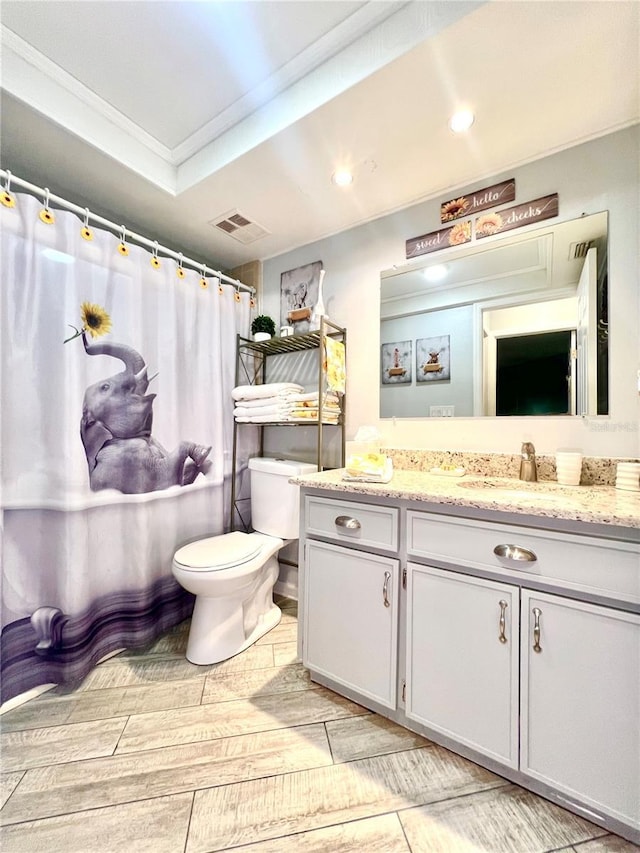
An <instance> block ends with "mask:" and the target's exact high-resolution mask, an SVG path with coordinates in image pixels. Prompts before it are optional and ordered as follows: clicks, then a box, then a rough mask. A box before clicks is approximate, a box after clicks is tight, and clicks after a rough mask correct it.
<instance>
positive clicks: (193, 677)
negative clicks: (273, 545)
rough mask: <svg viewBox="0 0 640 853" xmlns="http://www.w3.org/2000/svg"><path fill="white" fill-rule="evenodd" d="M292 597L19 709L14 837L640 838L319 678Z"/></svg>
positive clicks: (161, 845) (224, 840)
mask: <svg viewBox="0 0 640 853" xmlns="http://www.w3.org/2000/svg"><path fill="white" fill-rule="evenodd" d="M281 606H282V609H283V617H282V622H281V623H280V625H278V626H277V627H276V628H274V629H273V630H272V631H271V632H270V633H269V634H267V635H266V636H265V637H263V638H262V639H261V640H260V641H259V642H258V643H256V644H255V645H254V646H252V647H251V648H250V649H248V650H247V651H246V652H244V653H243V654H241V655H238V656H237V657H235V658H232V659H231V660H228V661H225V662H224V663H221V664H217V665H214V666H205V667H200V666H194V665H193V664H190V663H189V662H188V661H187V660H186V659H185V657H184V651H185V648H186V640H187V632H188V627H189V626H188V623H183V624H182V625H180V626H178V627H177V628H175V629H174V630H173V631H171V632H170V633H168V634H166V635H165V636H163V637H162V638H160V639H159V640H158V641H157V642H156V643H155V644H154V645H153V646H152V647H150V648H148V649H146V650H145V651H144V652H123V653H121V654H119V655H117V656H116V657H113V658H111V659H110V660H108V661H106V662H104V663H103V664H101V665H100V666H99V667H97V668H96V669H95V670H94V671H93V672H92V673H91V674H90V675H89V676H88V677H87V678H86V679H85V681H84V682H83V684H82V685H80V686H79V687H77V688H76V689H74V690H66V689H62V688H56V689H54V690H51V691H49V692H48V693H45V694H43V695H42V696H40V697H38V698H36V699H33V700H31V701H30V702H27V703H25V704H23V705H21V706H19V707H18V708H14V709H13V710H11V711H8V712H7V713H5V714H4V715H3V716H2V718H1V720H0V724H1V725H2V744H1V745H2V770H3V772H2V776H1V786H0V803H1V804H2V811H1V812H0V823H1V828H0V848H1V849H2V851H3V853H14V851H15V853H42V851H47V853H55V851H60V853H111V851H113V853H116V851H117V853H123V852H124V853H143V851H149V853H209V851H224V850H236V851H239V853H294V851H295V853H351V851H362V853H435V851H438V853H543V851H551V850H567V851H575V853H605V851H608V853H630V851H637V850H638V849H639V848H637V847H634V846H633V845H632V844H629V843H628V842H625V841H623V840H622V839H620V838H618V837H616V836H613V835H610V834H608V833H607V832H606V831H605V830H603V829H601V828H599V827H597V826H594V825H593V824H590V823H587V822H586V821H584V820H582V819H580V818H578V817H576V816H575V815H572V814H570V813H569V812H567V811H564V810H563V809H561V808H558V807H557V806H554V805H552V804H551V803H549V802H547V801H546V800H543V799H541V798H539V797H536V796H534V795H533V794H530V793H528V792H527V791H524V790H523V789H521V788H519V787H517V786H515V785H512V784H510V783H508V782H507V781H505V780H504V779H501V778H500V777H498V776H495V775H493V774H492V773H489V772H488V771H486V770H484V769H482V768H480V767H478V766H477V765H475V764H472V763H471V762H469V761H466V760H464V759H462V758H460V757H458V756H456V755H454V754H453V753H451V752H448V751H447V750H445V749H442V748H441V747H439V746H436V745H435V744H432V743H430V742H429V741H427V740H424V739H423V738H421V737H419V736H418V735H415V734H413V733H411V732H409V731H405V730H404V729H402V728H400V727H398V726H396V725H394V724H392V723H390V722H388V721H387V720H385V719H383V718H381V717H378V716H377V715H375V714H371V713H369V712H368V711H366V710H365V709H364V708H361V707H360V706H358V705H355V704H354V703H353V702H350V701H348V700H347V699H343V698H342V697H340V696H337V695H336V694H334V693H332V692H331V691H329V690H325V689H324V688H322V687H319V686H317V685H314V684H312V683H311V681H310V680H309V675H308V673H307V672H306V671H305V670H304V668H303V667H302V665H301V664H300V663H298V662H297V661H296V632H297V619H296V608H295V602H292V601H288V600H286V599H285V600H283V601H282V602H281Z"/></svg>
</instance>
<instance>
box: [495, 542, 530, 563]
mask: <svg viewBox="0 0 640 853" xmlns="http://www.w3.org/2000/svg"><path fill="white" fill-rule="evenodd" d="M493 553H494V554H495V555H496V557H504V558H505V559H506V560H515V561H516V562H519V563H521V562H524V563H535V561H536V560H537V559H538V558H537V557H536V555H535V554H534V553H533V551H529V550H528V548H521V547H520V545H496V547H495V548H494V549H493Z"/></svg>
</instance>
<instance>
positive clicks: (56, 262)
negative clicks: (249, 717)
mask: <svg viewBox="0 0 640 853" xmlns="http://www.w3.org/2000/svg"><path fill="white" fill-rule="evenodd" d="M14 198H15V200H16V201H15V206H13V207H2V208H0V211H1V215H2V222H1V224H2V255H1V264H2V296H1V302H0V309H1V315H0V321H1V329H2V342H1V363H0V382H1V385H0V392H1V399H2V416H1V417H2V420H1V432H0V438H1V457H0V465H1V468H0V475H1V477H0V482H1V492H0V503H1V506H2V527H1V528H0V537H1V543H0V544H1V553H2V611H1V619H2V638H1V646H2V648H1V663H2V701H6V700H7V699H9V698H11V697H13V696H15V695H17V694H19V693H22V692H23V691H25V690H28V689H30V688H32V687H35V686H37V685H41V684H50V683H55V684H59V683H71V684H73V683H77V682H79V681H80V680H81V679H82V678H83V677H84V676H85V675H86V674H87V672H88V671H89V670H90V669H91V668H92V667H93V666H94V665H95V664H96V663H97V662H98V661H99V660H100V659H101V658H103V657H104V656H105V655H107V654H108V653H110V652H112V651H113V650H115V649H119V648H123V647H135V646H142V645H144V644H146V643H148V642H150V641H151V640H152V639H154V638H155V637H156V636H157V635H158V634H160V633H161V632H163V631H165V630H167V629H168V628H169V627H171V626H172V625H175V624H177V623H178V622H180V621H182V620H183V619H184V618H186V617H187V616H188V615H189V614H190V612H191V609H192V606H193V599H192V597H191V596H190V595H189V594H188V593H186V592H185V591H183V590H182V589H181V588H180V587H179V585H178V584H177V583H176V582H175V581H174V579H173V577H172V574H171V561H172V556H173V554H174V552H175V551H176V549H177V548H178V547H180V546H181V545H183V544H185V543H186V542H189V541H192V540H193V539H196V538H200V537H203V536H207V535H217V534H220V533H223V532H224V525H225V519H226V518H227V516H228V506H229V493H230V489H229V486H230V483H229V477H230V469H231V465H230V458H231V446H232V430H233V420H232V408H231V405H230V403H229V401H230V399H231V397H230V392H231V389H232V387H233V383H234V373H235V344H236V333H237V332H240V333H241V334H243V335H246V333H247V330H248V327H249V322H250V312H251V306H250V295H249V293H248V292H240V291H239V290H237V289H236V288H234V287H233V286H230V285H225V284H220V282H219V280H218V279H216V278H211V277H209V278H203V275H202V274H201V273H199V272H196V271H194V270H192V269H187V268H184V269H183V268H182V265H181V264H180V263H179V262H176V261H174V260H171V259H169V258H165V257H161V256H160V257H158V253H157V251H154V252H153V253H150V252H148V251H146V250H145V249H143V248H141V247H139V246H135V245H128V244H126V243H123V241H122V239H121V238H119V237H118V236H115V235H114V234H112V233H110V232H108V231H106V230H101V229H98V228H91V227H90V226H89V224H88V221H85V223H84V227H83V224H82V222H81V221H79V219H78V218H77V217H76V216H75V215H74V214H72V213H70V212H67V211H62V210H49V209H48V207H44V208H43V203H42V201H41V200H39V199H37V198H34V197H33V196H31V195H28V194H22V193H19V194H15V196H14ZM245 440H246V441H247V443H248V445H250V444H251V442H252V440H253V439H252V437H251V436H246V438H245ZM250 452H251V448H250V447H249V446H247V447H244V448H242V447H241V448H240V454H239V455H240V459H241V460H242V459H243V458H246V456H248V455H249V454H250Z"/></svg>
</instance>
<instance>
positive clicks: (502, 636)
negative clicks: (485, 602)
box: [498, 599, 509, 643]
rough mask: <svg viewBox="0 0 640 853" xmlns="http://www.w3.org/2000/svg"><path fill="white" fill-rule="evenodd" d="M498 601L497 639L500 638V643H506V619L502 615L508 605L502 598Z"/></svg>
mask: <svg viewBox="0 0 640 853" xmlns="http://www.w3.org/2000/svg"><path fill="white" fill-rule="evenodd" d="M498 603H499V604H500V633H499V634H498V639H499V640H500V642H501V643H506V642H507V635H506V634H505V628H506V619H505V617H504V614H505V611H506V609H507V607H508V606H509V605H508V604H507V602H506V601H504V599H501V600H500V601H499V602H498Z"/></svg>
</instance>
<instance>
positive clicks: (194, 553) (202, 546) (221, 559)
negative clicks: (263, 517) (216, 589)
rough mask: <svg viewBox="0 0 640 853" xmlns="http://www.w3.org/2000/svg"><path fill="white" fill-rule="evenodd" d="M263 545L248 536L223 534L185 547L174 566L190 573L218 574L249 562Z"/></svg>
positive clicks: (176, 554) (235, 533) (243, 534)
mask: <svg viewBox="0 0 640 853" xmlns="http://www.w3.org/2000/svg"><path fill="white" fill-rule="evenodd" d="M261 547H262V543H261V542H260V541H259V540H256V538H255V537H254V536H252V535H251V534H249V533H240V532H239V531H235V532H234V533H225V534H223V535H221V536H210V537H209V538H208V539H200V540H198V541H197V542H191V543H190V544H189V545H184V546H183V547H182V548H179V549H178V551H176V553H175V556H174V558H173V560H174V563H176V564H177V565H179V566H180V567H181V568H183V569H186V570H187V571H190V572H217V571H221V570H222V569H230V568H233V567H235V566H241V565H242V564H243V563H248V562H249V561H250V560H252V559H253V558H254V557H255V556H257V554H258V553H259V552H260V550H261Z"/></svg>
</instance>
